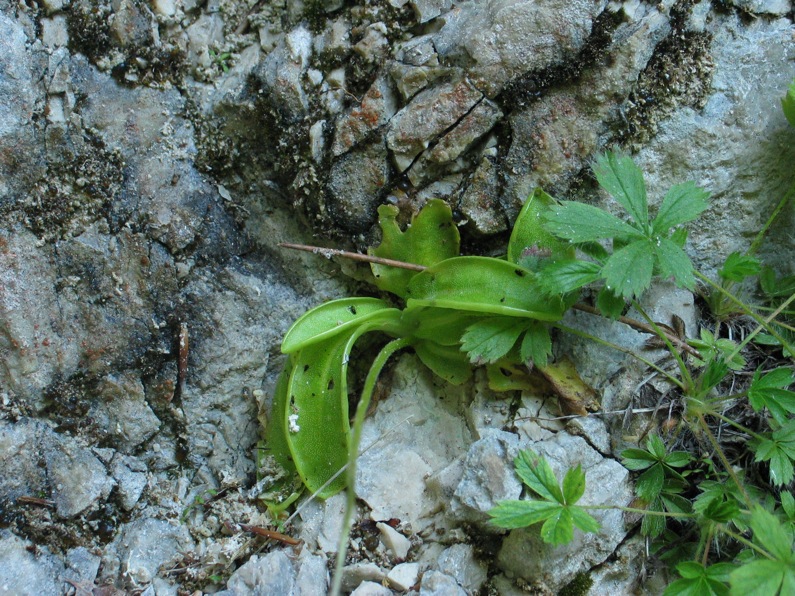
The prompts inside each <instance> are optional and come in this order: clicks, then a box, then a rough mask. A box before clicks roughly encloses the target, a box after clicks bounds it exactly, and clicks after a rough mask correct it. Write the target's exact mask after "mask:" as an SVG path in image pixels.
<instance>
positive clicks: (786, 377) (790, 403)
mask: <svg viewBox="0 0 795 596" xmlns="http://www.w3.org/2000/svg"><path fill="white" fill-rule="evenodd" d="M793 382H795V376H794V375H793V373H792V370H791V369H789V368H783V367H782V368H777V369H775V370H772V371H770V372H769V373H767V374H766V375H764V376H762V375H761V371H760V370H757V371H756V372H755V373H754V377H753V380H752V381H751V386H750V387H749V389H748V403H750V404H751V407H752V408H753V409H754V411H755V412H759V411H760V410H762V409H763V408H767V409H768V410H769V411H770V414H771V416H773V418H775V419H776V421H778V422H779V424H784V423H785V422H786V420H787V417H788V414H793V413H795V392H792V391H788V390H786V389H785V387H789V386H790V385H792V384H793Z"/></svg>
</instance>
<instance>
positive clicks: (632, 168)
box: [593, 151, 649, 228]
mask: <svg viewBox="0 0 795 596" xmlns="http://www.w3.org/2000/svg"><path fill="white" fill-rule="evenodd" d="M593 171H594V174H595V175H596V180H597V181H598V182H599V184H600V185H601V187H602V188H604V189H605V190H606V191H607V192H609V193H610V194H611V195H612V196H613V197H614V198H615V199H616V201H618V202H619V203H621V205H622V206H623V207H624V209H626V210H627V212H628V213H629V214H630V215H631V216H632V218H633V219H634V220H635V221H636V222H637V223H638V224H639V225H640V226H641V227H644V228H645V226H646V225H647V224H648V222H649V212H648V204H647V200H646V183H645V182H644V181H643V172H642V171H641V169H640V168H639V167H638V166H636V165H635V162H633V161H632V159H631V158H630V157H629V156H627V155H621V154H618V153H615V152H613V151H608V152H607V153H605V154H603V155H600V156H599V157H598V158H597V160H596V166H595V167H594V169H593Z"/></svg>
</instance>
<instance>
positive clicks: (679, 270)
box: [654, 238, 696, 290]
mask: <svg viewBox="0 0 795 596" xmlns="http://www.w3.org/2000/svg"><path fill="white" fill-rule="evenodd" d="M654 252H655V254H656V256H657V267H658V269H659V271H660V275H661V276H662V277H665V278H670V277H672V278H673V279H674V282H675V283H676V285H677V286H679V287H680V288H687V289H688V290H692V289H693V288H694V287H695V284H696V278H695V277H694V276H693V263H692V262H691V261H690V258H689V257H688V256H687V255H686V254H685V251H683V250H682V249H681V248H679V246H677V245H676V244H675V243H674V242H673V241H671V240H669V239H668V238H658V239H657V241H656V242H655V243H654Z"/></svg>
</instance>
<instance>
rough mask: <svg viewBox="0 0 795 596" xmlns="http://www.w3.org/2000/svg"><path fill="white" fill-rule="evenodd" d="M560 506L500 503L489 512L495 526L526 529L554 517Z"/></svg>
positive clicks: (513, 502) (516, 502)
mask: <svg viewBox="0 0 795 596" xmlns="http://www.w3.org/2000/svg"><path fill="white" fill-rule="evenodd" d="M561 508H562V506H561V505H560V504H558V503H553V502H551V501H516V500H511V501H500V502H499V503H497V506H496V507H494V508H492V509H491V510H490V511H489V516H491V518H492V519H491V522H492V523H493V524H494V525H495V526H499V527H500V528H505V529H507V530H513V529H515V528H526V527H527V526H532V525H533V524H537V523H538V522H541V521H544V520H546V519H549V517H550V516H553V515H555V514H556V513H557V512H558V511H560V509H561Z"/></svg>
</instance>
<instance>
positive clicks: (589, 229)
mask: <svg viewBox="0 0 795 596" xmlns="http://www.w3.org/2000/svg"><path fill="white" fill-rule="evenodd" d="M546 220H547V224H546V226H545V227H546V229H547V230H549V231H550V232H552V233H553V234H555V235H556V236H558V237H559V238H563V239H564V240H570V241H571V242H596V241H597V240H602V239H604V238H634V239H637V238H643V237H644V235H643V234H642V233H641V232H640V231H639V230H638V229H637V228H634V227H633V226H631V225H629V224H628V223H626V222H624V221H622V220H620V219H618V218H617V217H616V216H615V215H611V214H610V213H608V212H607V211H605V210H604V209H600V208H599V207H594V206H593V205H586V204H584V203H577V202H574V201H563V202H562V203H561V204H560V205H559V206H557V207H553V208H552V209H550V212H549V213H548V214H547V215H546Z"/></svg>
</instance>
